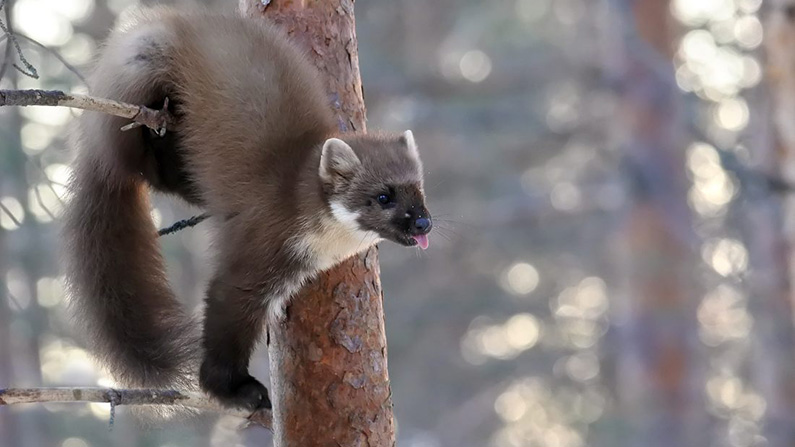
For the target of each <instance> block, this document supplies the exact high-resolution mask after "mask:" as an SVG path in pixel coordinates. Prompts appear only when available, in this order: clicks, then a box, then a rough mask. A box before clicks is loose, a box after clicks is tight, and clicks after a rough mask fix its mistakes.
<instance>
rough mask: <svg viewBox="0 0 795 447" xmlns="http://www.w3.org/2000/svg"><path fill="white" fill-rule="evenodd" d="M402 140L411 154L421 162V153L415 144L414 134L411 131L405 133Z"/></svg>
mask: <svg viewBox="0 0 795 447" xmlns="http://www.w3.org/2000/svg"><path fill="white" fill-rule="evenodd" d="M401 139H402V140H403V142H405V143H406V147H407V148H408V149H409V154H410V155H411V156H412V157H414V158H416V159H417V160H419V159H420V151H419V149H417V143H415V142H414V133H413V132H412V131H410V130H407V131H405V132H403V136H402V137H401Z"/></svg>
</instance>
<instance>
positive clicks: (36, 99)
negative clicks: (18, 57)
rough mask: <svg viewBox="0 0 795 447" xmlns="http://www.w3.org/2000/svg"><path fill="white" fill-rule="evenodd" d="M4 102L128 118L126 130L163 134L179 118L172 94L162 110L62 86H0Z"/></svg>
mask: <svg viewBox="0 0 795 447" xmlns="http://www.w3.org/2000/svg"><path fill="white" fill-rule="evenodd" d="M0 106H60V107H72V108H75V109H82V110H90V111H92V112H100V113H107V114H109V115H113V116H118V117H121V118H128V119H130V120H132V121H133V122H132V123H131V124H130V125H127V126H124V127H123V128H122V130H129V129H133V128H135V127H140V126H146V127H148V128H150V129H152V130H154V131H155V132H157V133H158V134H159V135H160V136H163V135H165V133H166V129H173V128H174V126H175V125H176V119H175V118H174V116H173V115H172V114H171V113H169V111H168V98H166V101H165V104H164V105H163V108H162V109H160V110H155V109H150V108H149V107H146V106H142V105H141V106H139V105H133V104H126V103H123V102H119V101H114V100H112V99H104V98H95V97H93V96H88V95H78V94H74V93H64V92H62V91H59V90H0Z"/></svg>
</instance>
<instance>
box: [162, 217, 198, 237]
mask: <svg viewBox="0 0 795 447" xmlns="http://www.w3.org/2000/svg"><path fill="white" fill-rule="evenodd" d="M208 217H210V214H209V213H204V214H199V215H198V216H193V217H191V218H189V219H184V220H180V221H177V222H175V223H174V224H172V225H171V226H169V227H166V228H161V229H160V230H159V231H158V232H157V235H158V236H166V235H169V234H173V233H176V232H178V231H182V230H184V229H186V228H190V227H195V226H196V225H199V224H200V223H202V222H203V221H205V220H206V219H207V218H208Z"/></svg>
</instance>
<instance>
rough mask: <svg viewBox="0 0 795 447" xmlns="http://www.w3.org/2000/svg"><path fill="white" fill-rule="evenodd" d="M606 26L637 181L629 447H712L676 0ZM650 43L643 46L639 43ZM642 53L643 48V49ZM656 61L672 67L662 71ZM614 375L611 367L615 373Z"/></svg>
mask: <svg viewBox="0 0 795 447" xmlns="http://www.w3.org/2000/svg"><path fill="white" fill-rule="evenodd" d="M610 4H611V5H613V4H615V5H620V8H623V9H619V8H618V7H616V11H615V12H616V14H617V16H616V17H617V20H618V22H617V23H605V24H604V26H605V36H606V39H605V41H604V42H605V58H604V60H605V73H606V75H607V77H608V79H610V80H611V81H612V82H613V85H615V86H617V88H618V89H619V94H620V98H619V113H620V115H619V116H618V117H617V119H616V130H617V133H618V134H619V135H623V136H624V138H623V141H621V146H622V147H621V150H622V157H623V159H622V164H623V166H624V168H625V169H626V171H627V172H628V174H629V177H630V181H631V183H630V185H628V186H629V189H630V190H631V192H632V199H631V203H630V204H629V206H628V208H627V209H626V210H625V212H626V214H625V216H624V217H625V220H624V222H623V226H622V228H621V229H620V230H619V233H618V234H619V240H618V241H619V242H618V246H619V247H620V256H621V259H619V261H618V265H619V266H620V268H621V269H622V272H621V276H622V277H623V278H625V284H624V285H623V293H621V294H620V295H619V296H623V299H616V300H614V302H613V306H614V315H613V318H612V320H613V321H612V322H613V324H614V336H615V337H616V340H617V346H616V348H615V349H617V350H620V351H618V352H617V356H616V364H615V365H614V368H615V377H613V378H612V383H613V386H614V393H615V396H616V399H617V406H618V407H619V408H621V409H622V410H621V411H622V413H624V414H625V415H628V419H623V418H622V419H623V420H622V421H621V422H622V423H625V424H626V428H627V431H626V432H623V431H619V432H618V433H620V434H621V435H620V436H621V439H614V442H617V443H620V444H626V445H646V446H649V447H652V446H660V447H662V446H671V445H705V444H704V443H703V442H704V441H705V436H704V433H703V429H702V431H699V430H700V427H703V425H700V423H701V422H703V421H704V418H702V417H699V415H700V414H701V413H702V411H701V408H703V407H702V406H701V405H703V404H702V402H700V399H699V397H698V394H697V391H698V390H697V389H696V388H694V387H693V386H691V382H690V381H691V380H693V378H696V381H697V380H699V379H698V378H699V377H700V376H699V371H698V367H697V365H698V362H697V361H696V358H697V357H696V354H697V353H696V352H695V351H694V349H693V342H692V340H693V339H695V338H696V337H695V334H696V333H697V321H696V318H695V308H696V304H697V296H696V292H697V290H696V289H695V288H694V284H693V283H692V279H690V278H691V276H692V272H693V268H694V266H695V265H696V264H695V261H696V258H695V256H694V253H693V252H692V251H691V250H690V249H689V246H691V245H692V244H693V242H694V241H695V235H694V234H693V233H692V230H691V228H692V217H691V215H690V212H689V209H688V206H687V202H686V200H685V197H686V191H687V189H686V188H687V178H686V177H685V169H684V168H685V163H684V150H683V149H684V148H685V147H686V140H685V139H684V137H683V136H684V135H686V128H685V123H684V121H683V120H682V108H683V107H682V104H681V102H680V100H679V98H680V93H679V91H678V90H677V88H676V85H675V83H674V82H672V80H673V79H674V70H673V65H672V64H671V65H668V61H669V60H670V57H671V55H672V49H671V43H672V42H673V41H674V36H673V34H672V32H671V31H672V29H671V24H670V23H669V22H670V20H671V18H670V15H669V13H668V11H669V6H670V5H669V1H667V0H666V1H659V0H623V1H618V2H610ZM639 42H642V44H641V45H642V46H641V45H639ZM639 47H640V48H642V49H640V50H638V48H639ZM649 58H656V59H657V60H659V61H662V63H661V64H659V67H660V71H659V72H657V71H655V70H653V69H652V67H651V66H650V65H649V63H648V60H649ZM609 369H611V368H608V370H609Z"/></svg>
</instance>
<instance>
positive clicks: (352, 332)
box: [240, 0, 395, 447]
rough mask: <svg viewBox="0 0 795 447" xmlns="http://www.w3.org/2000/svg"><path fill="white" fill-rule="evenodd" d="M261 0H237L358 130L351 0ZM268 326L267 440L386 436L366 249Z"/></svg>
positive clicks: (373, 253) (387, 401) (365, 441)
mask: <svg viewBox="0 0 795 447" xmlns="http://www.w3.org/2000/svg"><path fill="white" fill-rule="evenodd" d="M267 3H268V2H262V1H260V0H240V10H241V12H242V13H243V14H244V15H246V16H249V17H257V18H260V17H261V18H262V19H263V20H271V21H274V22H276V23H278V24H280V25H281V26H282V27H283V28H284V30H285V31H286V32H287V33H288V35H289V36H290V37H291V38H292V39H293V40H295V41H296V42H297V43H298V44H299V45H300V46H302V47H303V48H304V49H306V50H307V54H309V56H310V59H311V60H312V62H314V64H315V65H316V66H317V67H318V69H319V70H320V71H321V73H322V74H323V78H324V80H325V83H326V88H327V91H328V93H329V107H333V108H334V110H335V112H336V114H337V116H338V118H339V127H340V131H342V132H347V131H364V130H365V108H364V101H363V98H362V85H361V79H360V77H359V61H358V56H357V42H356V33H355V28H354V15H353V0H295V1H291V0H274V1H272V2H270V3H269V4H267ZM265 4H267V6H265ZM269 333H270V346H269V351H268V352H269V355H270V365H271V392H272V396H271V397H272V400H273V405H274V414H273V426H274V441H275V445H276V446H278V447H304V446H344V447H347V446H363V445H367V446H370V447H392V446H393V445H394V444H395V430H394V422H393V414H392V399H391V390H390V385H389V375H388V373H387V357H386V335H385V333H384V317H383V308H382V292H381V282H380V279H379V268H378V252H377V250H376V249H375V248H373V249H371V250H370V251H369V252H367V253H365V254H363V255H361V256H358V257H355V258H354V259H351V260H349V261H347V262H345V263H343V264H342V265H341V266H339V267H337V268H335V269H334V270H333V271H331V272H328V273H325V274H322V275H320V277H319V278H318V279H317V280H315V281H314V282H312V283H311V284H309V285H308V286H307V287H305V289H304V290H303V291H302V292H301V293H300V294H299V296H297V297H296V298H295V300H294V301H293V304H292V305H291V306H290V308H289V310H288V318H287V321H286V322H285V323H283V324H281V325H279V327H275V328H270V331H269Z"/></svg>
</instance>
